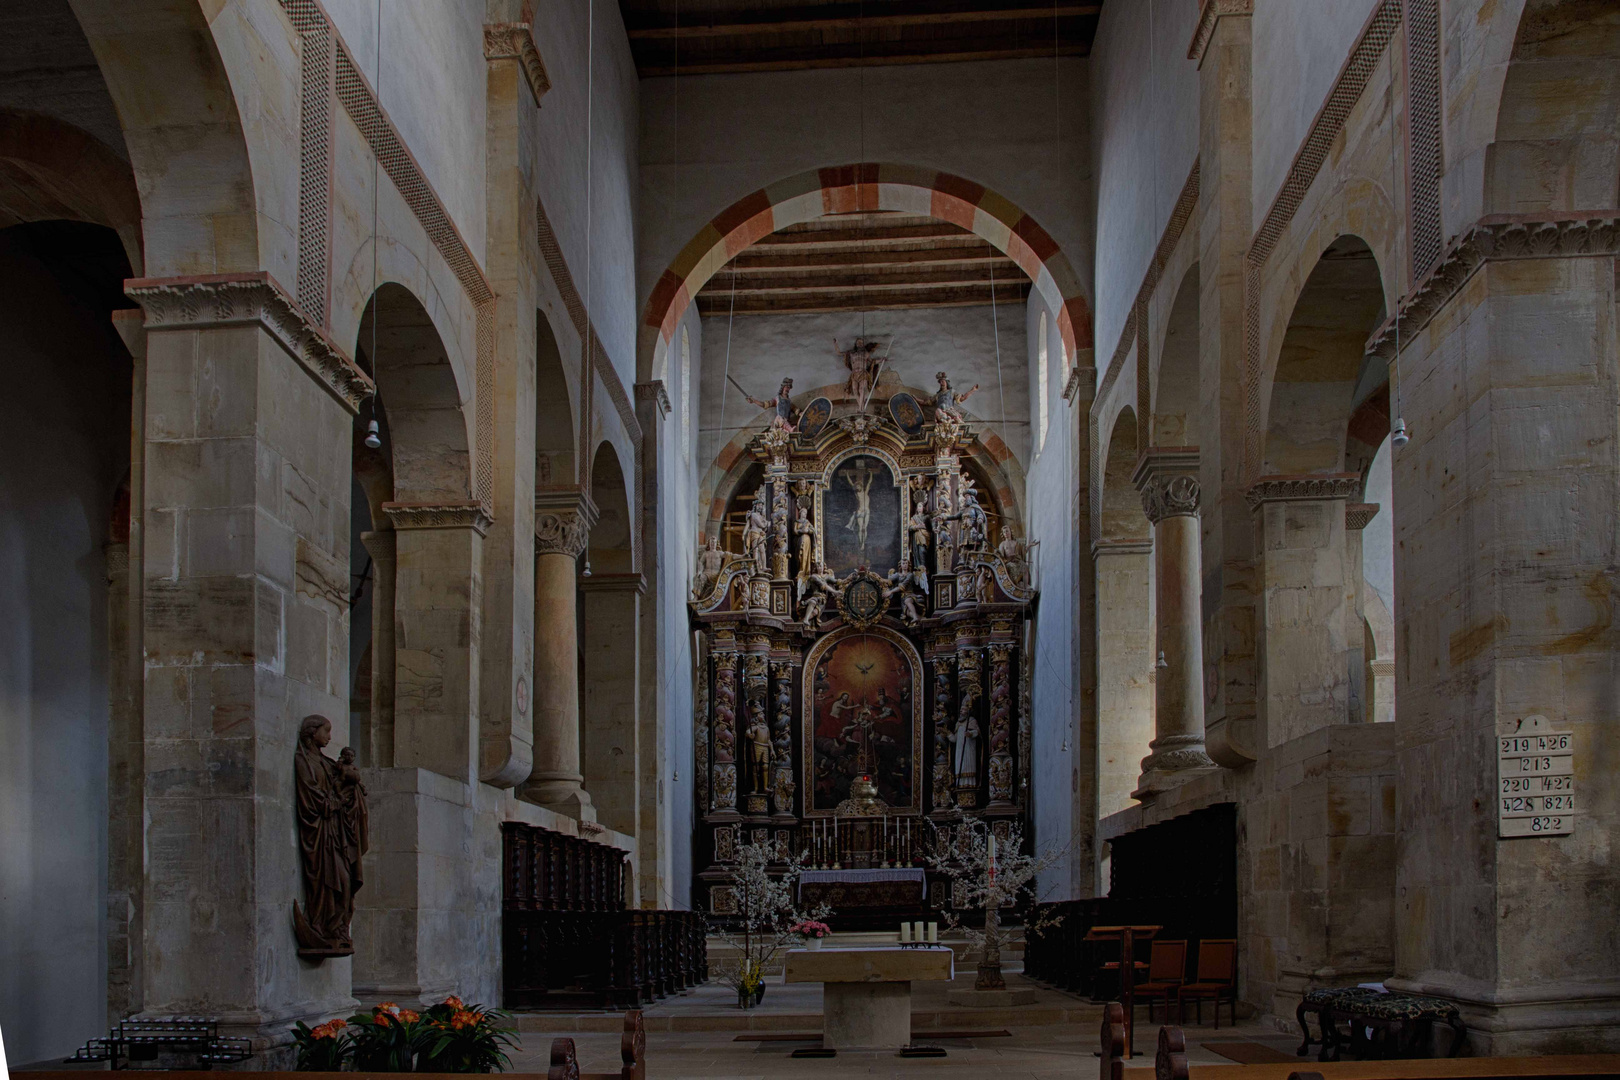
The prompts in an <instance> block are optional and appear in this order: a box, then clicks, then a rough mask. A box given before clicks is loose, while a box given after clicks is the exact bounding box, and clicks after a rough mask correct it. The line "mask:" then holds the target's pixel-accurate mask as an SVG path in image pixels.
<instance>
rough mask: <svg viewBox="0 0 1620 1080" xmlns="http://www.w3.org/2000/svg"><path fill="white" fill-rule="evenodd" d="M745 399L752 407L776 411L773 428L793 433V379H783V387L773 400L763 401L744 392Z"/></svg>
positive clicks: (773, 416) (773, 417) (772, 422)
mask: <svg viewBox="0 0 1620 1080" xmlns="http://www.w3.org/2000/svg"><path fill="white" fill-rule="evenodd" d="M733 385H735V384H733ZM738 389H739V390H741V389H742V387H738ZM743 397H745V398H747V399H748V403H749V404H750V405H754V406H757V407H759V408H761V409H771V410H774V412H773V414H772V416H771V427H773V428H780V429H781V430H783V431H785V432H787V433H788V434H792V433H793V431H794V426H793V380H792V379H783V380H782V385H781V386H780V387H779V388H778V389H777V391H776V396H775V397H773V398H771V399H770V400H768V401H761V400H760V399H759V398H757V397H754V396H753V395H751V394H749V393H748V392H747V391H746V390H745V391H743Z"/></svg>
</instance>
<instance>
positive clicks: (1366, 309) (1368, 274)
mask: <svg viewBox="0 0 1620 1080" xmlns="http://www.w3.org/2000/svg"><path fill="white" fill-rule="evenodd" d="M1383 321H1384V288H1383V282H1382V276H1381V274H1380V272H1379V267H1378V260H1377V257H1376V256H1375V255H1374V254H1373V252H1372V250H1371V249H1370V248H1369V247H1368V246H1367V243H1366V242H1365V241H1364V240H1362V239H1361V238H1360V237H1359V236H1353V235H1344V236H1340V237H1338V238H1337V239H1336V240H1334V241H1333V242H1332V243H1331V244H1329V245H1328V246H1327V248H1326V249H1325V250H1324V251H1323V252H1322V254H1321V256H1320V258H1318V260H1317V262H1316V265H1315V266H1314V267H1313V268H1312V270H1311V273H1310V276H1309V277H1307V278H1306V280H1305V286H1304V288H1303V289H1302V290H1301V291H1300V294H1299V297H1298V299H1297V300H1295V302H1294V308H1293V312H1292V314H1291V315H1290V317H1289V321H1288V326H1287V329H1286V330H1285V331H1284V333H1283V337H1282V342H1281V345H1280V347H1279V350H1278V354H1277V358H1276V363H1275V366H1274V367H1273V368H1272V370H1271V373H1270V377H1269V379H1268V380H1267V382H1266V383H1265V384H1263V386H1262V394H1263V395H1264V396H1265V398H1266V400H1267V402H1268V405H1267V409H1266V412H1265V426H1264V432H1265V442H1264V447H1265V448H1264V455H1263V458H1262V465H1261V469H1260V472H1261V474H1262V475H1266V476H1284V475H1300V474H1305V473H1334V472H1343V471H1345V470H1346V449H1347V447H1346V439H1347V436H1348V433H1349V426H1350V417H1351V415H1352V414H1353V413H1354V411H1355V409H1356V407H1357V406H1358V405H1359V404H1360V403H1361V401H1363V400H1365V399H1366V398H1367V397H1369V396H1371V395H1372V393H1373V392H1375V391H1376V389H1377V387H1378V386H1379V385H1384V384H1387V382H1388V370H1387V368H1386V367H1385V366H1384V364H1383V361H1381V360H1379V359H1378V358H1376V357H1369V356H1368V355H1367V354H1366V343H1367V339H1368V337H1369V336H1371V334H1372V333H1373V331H1374V330H1376V329H1377V328H1378V327H1379V325H1381V324H1382V323H1383ZM1369 384H1371V385H1369Z"/></svg>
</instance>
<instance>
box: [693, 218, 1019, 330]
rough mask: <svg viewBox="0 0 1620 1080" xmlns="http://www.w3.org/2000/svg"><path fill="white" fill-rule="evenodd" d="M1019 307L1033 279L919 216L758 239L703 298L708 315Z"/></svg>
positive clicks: (823, 221)
mask: <svg viewBox="0 0 1620 1080" xmlns="http://www.w3.org/2000/svg"><path fill="white" fill-rule="evenodd" d="M992 287H993V288H994V295H995V302H996V303H998V304H1021V303H1023V302H1024V300H1025V299H1026V298H1027V297H1028V296H1029V290H1030V288H1031V282H1030V279H1029V276H1028V275H1027V274H1025V273H1024V271H1023V270H1022V269H1021V268H1020V267H1019V266H1018V264H1017V263H1015V262H1013V261H1012V260H1011V259H1009V258H1007V257H1006V256H1005V255H1003V254H1002V253H1001V252H1000V251H997V250H996V249H995V248H993V247H991V246H990V244H989V242H988V241H985V240H983V239H981V238H980V237H977V236H975V235H974V234H973V233H971V232H969V231H968V230H966V229H963V228H960V227H958V226H956V225H952V224H950V223H949V222H945V221H939V220H937V219H935V218H931V217H925V216H921V215H913V214H898V213H864V214H835V215H830V216H828V217H822V218H817V219H816V220H814V221H807V222H805V223H803V224H801V225H792V226H789V227H788V228H785V229H782V230H780V231H778V232H774V233H772V234H771V235H769V236H766V237H763V238H761V239H760V240H759V241H758V242H757V243H755V244H754V245H753V246H752V247H749V248H747V249H746V250H744V251H741V252H739V253H738V254H737V255H736V256H735V257H733V258H732V260H731V261H730V262H728V263H726V265H725V266H723V267H721V269H720V270H719V272H717V273H716V274H715V275H714V276H713V277H712V278H710V279H709V281H708V283H707V284H706V285H704V287H703V288H702V290H701V291H700V292H699V293H698V296H697V302H698V311H699V312H700V313H701V314H703V315H721V316H724V315H727V314H730V313H731V312H732V311H733V310H735V312H736V313H737V314H738V315H763V314H773V313H774V314H803V313H808V312H821V311H876V310H879V309H884V308H922V307H957V306H963V305H968V304H988V303H990V301H991V291H992Z"/></svg>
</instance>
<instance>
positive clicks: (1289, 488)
mask: <svg viewBox="0 0 1620 1080" xmlns="http://www.w3.org/2000/svg"><path fill="white" fill-rule="evenodd" d="M1359 494H1361V477H1359V476H1357V475H1356V474H1355V473H1320V474H1317V475H1311V476H1262V477H1261V478H1260V479H1259V480H1256V481H1255V482H1254V483H1253V484H1252V485H1250V487H1249V490H1248V491H1247V492H1246V493H1245V497H1246V498H1247V499H1248V500H1249V509H1250V510H1257V509H1259V508H1260V506H1261V504H1262V503H1268V502H1320V501H1323V500H1328V499H1353V498H1355V497H1356V496H1357V495H1359Z"/></svg>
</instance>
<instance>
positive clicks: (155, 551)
mask: <svg viewBox="0 0 1620 1080" xmlns="http://www.w3.org/2000/svg"><path fill="white" fill-rule="evenodd" d="M124 291H125V292H126V294H128V295H129V296H131V297H132V298H134V299H135V300H136V301H137V302H138V303H140V305H141V306H142V308H143V309H144V310H145V312H146V329H147V350H146V361H147V362H146V374H147V379H146V389H147V394H146V398H147V401H146V415H145V435H146V437H145V444H144V446H143V448H142V451H143V459H144V460H143V474H144V478H145V480H144V492H143V506H142V508H141V509H142V522H143V526H144V528H143V534H144V546H143V559H142V565H141V567H140V572H141V574H142V575H143V578H144V581H143V586H142V588H143V592H142V597H143V600H142V603H143V609H142V613H141V615H142V628H143V639H144V654H145V667H144V672H143V693H144V700H143V703H142V716H143V718H144V724H145V727H144V738H145V746H144V758H143V766H144V788H145V792H144V820H145V823H146V828H145V834H144V836H143V854H144V860H145V869H146V873H145V879H144V881H143V884H142V889H143V895H144V898H145V899H144V910H143V917H142V920H141V944H140V948H141V951H142V954H143V958H144V959H143V962H142V963H141V965H140V969H139V970H140V978H141V993H140V1006H141V1008H142V1009H143V1010H145V1011H147V1012H150V1013H153V1014H174V1013H193V1014H194V1013H206V1014H208V1015H210V1016H214V1017H218V1018H219V1019H220V1020H221V1021H222V1022H223V1025H224V1030H225V1031H226V1033H228V1034H231V1035H245V1036H248V1037H251V1038H254V1039H255V1040H256V1042H257V1043H258V1044H259V1045H260V1046H261V1047H268V1046H280V1045H283V1044H285V1043H286V1042H287V1041H288V1039H289V1036H288V1027H289V1026H290V1024H291V1023H292V1021H293V1020H295V1019H309V1020H315V1019H325V1018H326V1017H329V1016H334V1015H344V1014H345V1013H346V1011H347V1010H349V1009H352V1008H353V1006H354V999H353V998H352V997H351V996H350V961H349V960H347V959H331V960H326V961H324V962H321V963H309V962H304V961H299V960H298V959H297V958H296V953H295V950H296V948H297V943H296V941H295V940H294V937H293V931H292V903H293V901H294V900H295V899H301V894H302V885H301V882H300V871H299V855H298V846H297V843H296V840H295V829H294V827H293V754H294V750H295V745H296V740H297V734H298V726H299V723H300V721H301V720H302V719H303V718H304V717H305V716H307V715H309V714H311V713H320V714H322V715H324V716H327V717H329V718H330V719H331V721H332V726H333V728H334V732H333V741H334V743H335V745H336V746H342V745H344V744H345V743H346V742H347V741H348V732H347V728H348V715H349V710H348V700H349V693H348V595H349V570H348V550H349V491H350V476H349V453H348V447H349V445H350V440H351V437H352V424H353V418H354V415H355V412H356V410H357V408H358V405H359V402H360V401H361V399H362V396H363V395H364V394H366V393H368V392H369V383H368V382H367V380H366V378H365V377H364V376H363V375H361V374H360V372H359V371H358V370H356V369H355V367H354V366H353V364H352V363H351V362H350V361H349V359H348V358H347V357H345V356H344V355H343V354H342V353H340V352H339V351H338V350H337V349H336V348H335V347H334V346H332V345H331V343H330V342H328V341H327V340H326V338H325V337H323V336H322V335H321V333H320V331H319V330H318V329H316V328H314V327H311V326H308V325H306V324H305V323H304V322H303V316H302V315H301V313H300V311H299V309H298V308H297V307H296V306H295V305H294V304H293V303H292V301H291V300H290V299H289V298H288V297H287V296H286V294H285V293H283V292H282V291H281V289H280V287H279V286H278V285H277V284H276V283H275V282H274V281H273V280H272V279H271V278H270V277H269V275H268V274H265V273H262V272H259V273H247V274H228V275H210V276H207V277H200V278H190V277H187V278H167V279H141V280H135V281H131V282H127V283H126V284H125V289H124Z"/></svg>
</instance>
